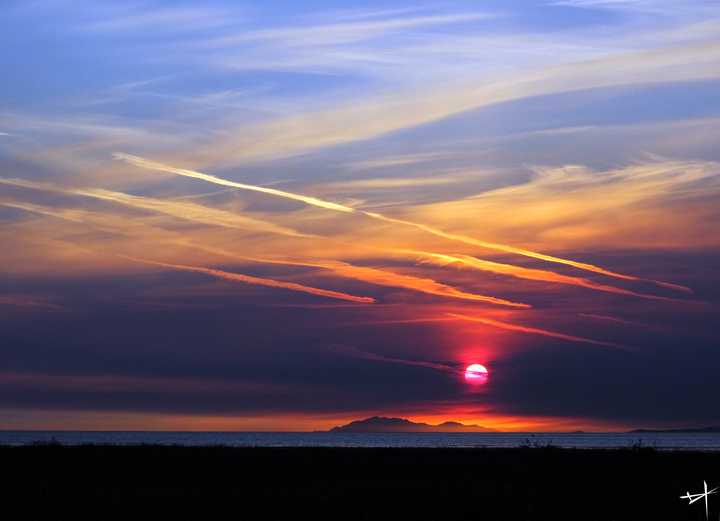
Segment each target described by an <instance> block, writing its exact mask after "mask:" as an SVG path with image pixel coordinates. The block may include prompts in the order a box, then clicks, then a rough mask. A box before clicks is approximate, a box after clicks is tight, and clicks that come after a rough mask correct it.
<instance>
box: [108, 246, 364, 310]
mask: <svg viewBox="0 0 720 521" xmlns="http://www.w3.org/2000/svg"><path fill="white" fill-rule="evenodd" d="M120 257H122V258H124V259H128V260H131V261H134V262H140V263H143V264H152V265H155V266H162V267H165V268H171V269H174V270H180V271H191V272H195V273H205V274H206V275H210V276H211V277H215V278H218V279H223V280H230V281H233V282H243V283H245V284H255V285H258V286H267V287H270V288H283V289H289V290H291V291H299V292H302V293H309V294H311V295H317V296H320V297H328V298H334V299H340V300H347V301H350V302H358V303H362V304H372V303H374V302H375V299H374V298H372V297H358V296H356V295H350V294H349V293H341V292H339V291H331V290H327V289H320V288H314V287H312V286H304V285H302V284H296V283H294V282H285V281H279V280H273V279H265V278H260V277H253V276H250V275H243V274H241V273H231V272H228V271H223V270H217V269H213V268H203V267H200V266H186V265H184V264H171V263H167V262H157V261H151V260H147V259H139V258H137V257H129V256H127V255H120Z"/></svg>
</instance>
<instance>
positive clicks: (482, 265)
mask: <svg viewBox="0 0 720 521" xmlns="http://www.w3.org/2000/svg"><path fill="white" fill-rule="evenodd" d="M398 251H400V252H402V253H408V254H414V255H418V256H420V257H424V258H425V259H428V260H429V261H430V262H432V263H435V264H439V265H442V266H447V265H449V264H455V265H460V266H467V267H470V268H474V269H478V270H481V271H489V272H491V273H499V274H502V275H508V276H511V277H517V278H520V279H527V280H538V281H543V282H553V283H558V284H569V285H573V286H581V287H584V288H589V289H594V290H597V291H605V292H607V293H616V294H618V295H629V296H633V297H640V298H646V299H652V300H665V301H673V302H674V301H675V299H672V298H668V297H659V296H657V295H649V294H646V293H638V292H636V291H630V290H627V289H623V288H617V287H615V286H608V285H607V284H600V283H597V282H593V281H592V280H589V279H586V278H583V277H573V276H570V275H561V274H559V273H555V272H553V271H546V270H538V269H534V268H524V267H521V266H515V265H513V264H503V263H499V262H492V261H487V260H483V259H478V258H476V257H471V256H470V255H446V254H442V253H431V252H426V251H414V250H398Z"/></svg>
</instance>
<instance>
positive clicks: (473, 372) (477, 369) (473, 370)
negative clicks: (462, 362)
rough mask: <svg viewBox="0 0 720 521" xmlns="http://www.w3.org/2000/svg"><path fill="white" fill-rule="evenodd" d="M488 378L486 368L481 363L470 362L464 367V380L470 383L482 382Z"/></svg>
mask: <svg viewBox="0 0 720 521" xmlns="http://www.w3.org/2000/svg"><path fill="white" fill-rule="evenodd" d="M487 379H488V370H487V368H486V367H485V366H484V365H482V364H470V365H469V366H467V367H466V368H465V381H466V382H468V383H472V384H484V383H485V382H487Z"/></svg>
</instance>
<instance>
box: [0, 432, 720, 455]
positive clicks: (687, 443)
mask: <svg viewBox="0 0 720 521" xmlns="http://www.w3.org/2000/svg"><path fill="white" fill-rule="evenodd" d="M43 443H59V444H62V445H84V444H97V445H143V444H159V445H183V446H188V447H198V446H229V447H369V448H377V447H396V448H402V447H417V448H455V447H457V448H478V447H484V448H509V447H546V446H556V447H565V448H576V449H597V448H602V449H613V448H633V447H651V448H655V449H658V450H695V451H718V450H720V433H692V432H688V433H678V432H672V433H670V432H642V433H542V432H512V433H506V432H478V433H475V432H473V433H437V432H432V433H431V432H423V433H334V432H157V431H153V432H141V431H112V432H110V431H102V432H101V431H0V445H14V446H17V445H32V444H43Z"/></svg>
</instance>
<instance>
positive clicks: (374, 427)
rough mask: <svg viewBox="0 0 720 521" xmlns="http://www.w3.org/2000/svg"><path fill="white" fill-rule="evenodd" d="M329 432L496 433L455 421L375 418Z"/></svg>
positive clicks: (486, 428) (492, 430) (356, 421)
mask: <svg viewBox="0 0 720 521" xmlns="http://www.w3.org/2000/svg"><path fill="white" fill-rule="evenodd" d="M328 432H495V429H490V428H488V427H483V426H481V425H465V424H463V423H460V422H455V421H447V422H443V423H440V424H438V425H430V424H429V423H418V422H413V421H410V420H407V419H405V418H387V417H384V416H373V417H371V418H365V419H364V420H355V421H353V422H350V423H348V424H346V425H340V426H337V427H333V428H332V429H330V430H329V431H328Z"/></svg>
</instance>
